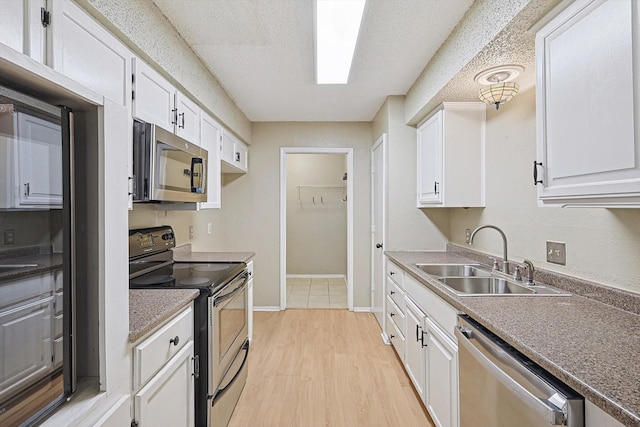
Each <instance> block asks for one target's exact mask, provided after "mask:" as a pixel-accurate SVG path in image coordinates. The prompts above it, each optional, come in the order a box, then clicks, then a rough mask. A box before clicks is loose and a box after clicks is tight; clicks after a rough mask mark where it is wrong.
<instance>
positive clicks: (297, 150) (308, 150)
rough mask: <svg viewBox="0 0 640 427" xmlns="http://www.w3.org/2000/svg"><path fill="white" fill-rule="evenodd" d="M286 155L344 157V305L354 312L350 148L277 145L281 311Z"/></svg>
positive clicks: (283, 297)
mask: <svg viewBox="0 0 640 427" xmlns="http://www.w3.org/2000/svg"><path fill="white" fill-rule="evenodd" d="M287 154H344V155H346V156H347V177H348V179H347V308H348V310H349V311H353V181H354V174H353V148H324V147H280V310H284V309H286V308H287V162H286V160H287Z"/></svg>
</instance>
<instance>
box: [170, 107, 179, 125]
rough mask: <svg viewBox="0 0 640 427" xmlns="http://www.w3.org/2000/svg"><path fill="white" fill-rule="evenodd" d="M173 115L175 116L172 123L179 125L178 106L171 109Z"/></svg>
mask: <svg viewBox="0 0 640 427" xmlns="http://www.w3.org/2000/svg"><path fill="white" fill-rule="evenodd" d="M171 115H172V116H173V118H172V119H171V124H172V125H177V124H178V109H177V108H172V109H171Z"/></svg>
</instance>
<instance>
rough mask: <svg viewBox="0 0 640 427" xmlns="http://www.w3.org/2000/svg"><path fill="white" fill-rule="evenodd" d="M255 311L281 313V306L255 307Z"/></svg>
mask: <svg viewBox="0 0 640 427" xmlns="http://www.w3.org/2000/svg"><path fill="white" fill-rule="evenodd" d="M253 311H280V306H279V305H263V306H254V307H253Z"/></svg>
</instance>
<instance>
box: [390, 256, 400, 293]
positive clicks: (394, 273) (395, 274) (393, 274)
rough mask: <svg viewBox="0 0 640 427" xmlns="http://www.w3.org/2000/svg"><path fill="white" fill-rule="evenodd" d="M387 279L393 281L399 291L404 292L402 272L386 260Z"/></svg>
mask: <svg viewBox="0 0 640 427" xmlns="http://www.w3.org/2000/svg"><path fill="white" fill-rule="evenodd" d="M386 267H387V277H388V278H390V279H391V280H393V281H394V282H395V283H396V284H397V285H398V287H399V288H400V289H403V290H404V270H403V269H401V268H400V267H398V266H397V265H396V264H394V263H393V262H392V261H389V260H388V259H387V264H386Z"/></svg>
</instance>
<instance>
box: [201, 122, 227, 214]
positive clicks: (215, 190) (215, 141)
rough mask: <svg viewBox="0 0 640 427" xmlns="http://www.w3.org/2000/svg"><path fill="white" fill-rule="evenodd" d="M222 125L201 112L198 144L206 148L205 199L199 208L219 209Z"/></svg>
mask: <svg viewBox="0 0 640 427" xmlns="http://www.w3.org/2000/svg"><path fill="white" fill-rule="evenodd" d="M221 141H222V126H220V124H218V122H216V121H215V120H214V119H213V118H212V117H211V116H209V115H208V114H206V113H205V112H202V116H201V119H200V146H201V147H202V148H204V149H205V150H207V153H208V165H207V180H208V181H207V201H206V202H201V203H200V204H199V205H200V209H219V208H220V206H221V200H220V194H221V182H220V181H221V180H220V151H221Z"/></svg>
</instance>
